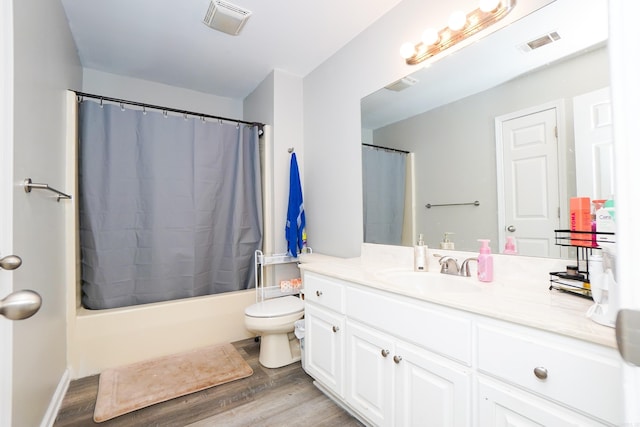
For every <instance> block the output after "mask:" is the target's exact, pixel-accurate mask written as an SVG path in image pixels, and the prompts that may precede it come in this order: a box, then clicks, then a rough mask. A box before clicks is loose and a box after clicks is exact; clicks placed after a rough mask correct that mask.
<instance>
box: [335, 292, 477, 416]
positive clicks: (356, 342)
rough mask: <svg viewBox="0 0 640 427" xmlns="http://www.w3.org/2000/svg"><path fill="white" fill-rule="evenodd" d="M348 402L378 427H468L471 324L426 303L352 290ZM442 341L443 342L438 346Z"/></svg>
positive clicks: (348, 325)
mask: <svg viewBox="0 0 640 427" xmlns="http://www.w3.org/2000/svg"><path fill="white" fill-rule="evenodd" d="M346 296H347V307H346V314H347V351H346V353H347V354H346V363H347V364H346V373H347V374H346V376H345V381H346V385H345V391H346V401H347V404H348V405H349V406H350V407H351V408H353V409H355V410H356V411H357V412H358V413H360V414H362V415H363V416H364V417H365V418H366V419H368V420H369V421H371V422H372V423H373V424H374V425H379V426H407V427H408V426H416V425H421V426H434V427H435V426H452V427H455V426H459V427H462V426H467V425H469V422H470V412H471V405H470V397H471V373H470V368H469V367H468V366H465V364H463V363H458V362H453V361H451V360H449V359H448V358H447V357H443V356H441V355H439V354H435V353H434V352H432V351H429V350H428V348H431V347H433V348H435V347H438V350H439V353H441V354H443V355H444V356H448V357H452V358H456V359H461V361H465V362H468V364H469V366H470V358H471V322H470V321H468V320H466V319H455V318H453V317H451V316H449V315H448V314H444V313H438V312H436V311H434V310H432V309H431V307H429V305H430V304H427V303H424V302H418V303H416V302H414V301H411V300H409V299H406V298H403V297H400V296H397V295H390V294H387V293H384V292H379V291H374V290H369V289H366V288H364V287H360V286H357V285H351V286H349V287H348V288H347V291H346ZM438 343H440V344H441V345H438Z"/></svg>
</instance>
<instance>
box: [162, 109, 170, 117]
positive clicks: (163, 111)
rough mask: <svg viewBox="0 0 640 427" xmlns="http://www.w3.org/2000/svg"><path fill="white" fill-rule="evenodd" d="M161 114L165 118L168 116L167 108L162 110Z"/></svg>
mask: <svg viewBox="0 0 640 427" xmlns="http://www.w3.org/2000/svg"><path fill="white" fill-rule="evenodd" d="M162 115H163V116H164V118H165V119H166V118H167V117H169V113H168V112H167V110H162Z"/></svg>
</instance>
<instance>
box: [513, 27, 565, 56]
mask: <svg viewBox="0 0 640 427" xmlns="http://www.w3.org/2000/svg"><path fill="white" fill-rule="evenodd" d="M558 40H560V34H558V32H557V31H553V32H551V33H547V34H545V35H544V36H541V37H538V38H537V39H535V40H531V41H529V42H527V43H525V44H523V45H521V46H520V50H522V51H523V52H531V51H532V50H535V49H538V48H539V47H542V46H546V45H548V44H549V43H553V42H557V41H558Z"/></svg>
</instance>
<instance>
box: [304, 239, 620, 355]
mask: <svg viewBox="0 0 640 427" xmlns="http://www.w3.org/2000/svg"><path fill="white" fill-rule="evenodd" d="M435 253H437V254H440V255H451V256H453V257H454V258H456V259H457V260H458V262H459V263H461V262H462V260H464V259H466V258H469V257H475V256H476V255H477V254H476V253H473V252H460V251H445V250H440V249H437V250H431V249H430V250H429V272H430V273H435V274H440V273H439V271H440V266H439V264H438V259H437V258H436V257H434V256H433V254H435ZM567 263H568V260H562V259H547V258H530V257H522V256H512V255H500V254H495V255H494V281H493V282H491V283H482V282H480V281H478V279H477V278H476V276H475V268H476V265H475V264H476V263H472V264H471V277H467V278H464V280H470V281H473V283H474V284H476V285H477V286H478V287H480V288H481V290H480V291H479V292H471V293H453V292H438V291H433V292H419V293H418V292H413V291H411V290H409V289H406V288H404V289H400V288H398V287H397V286H394V283H391V282H390V281H388V280H383V279H382V278H381V277H379V276H378V273H380V272H384V271H385V270H389V269H402V270H408V271H411V270H412V269H413V248H411V247H401V246H389V245H375V244H369V243H364V244H363V245H362V251H361V256H360V257H359V258H349V259H342V258H334V257H330V256H326V255H321V254H310V255H307V256H305V257H304V258H303V259H301V264H300V268H301V269H303V270H305V271H312V272H316V273H320V274H324V275H327V276H331V277H335V278H338V279H342V280H346V281H350V282H354V283H359V284H362V285H366V286H370V287H372V288H376V289H380V290H384V291H388V292H393V293H397V294H401V295H405V296H408V297H412V298H417V299H422V300H425V301H429V302H432V303H436V304H440V305H443V306H448V307H451V308H456V309H459V310H464V311H467V312H471V313H476V314H480V315H484V316H487V317H491V318H495V319H499V320H504V321H508V322H513V323H516V324H521V325H525V326H529V327H533V328H537V329H541V330H544V331H548V332H553V333H557V334H560V335H566V336H569V337H573V338H577V339H581V340H584V341H587V342H592V343H595V344H600V345H604V346H607V347H612V348H616V342H615V332H614V329H613V328H608V327H606V326H602V325H599V324H597V323H595V322H593V321H591V320H590V319H588V318H587V317H586V315H585V313H586V312H587V309H588V308H589V307H590V306H591V305H592V304H593V301H591V300H589V299H586V298H580V297H577V296H575V295H569V294H566V293H563V292H559V291H556V290H553V291H550V290H549V272H550V271H560V270H563V269H564V268H566V265H567ZM416 274H419V273H416ZM425 288H426V286H425Z"/></svg>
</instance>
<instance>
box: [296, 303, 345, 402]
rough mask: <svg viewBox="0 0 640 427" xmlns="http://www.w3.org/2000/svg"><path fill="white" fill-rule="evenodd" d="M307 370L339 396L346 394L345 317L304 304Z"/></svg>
mask: <svg viewBox="0 0 640 427" xmlns="http://www.w3.org/2000/svg"><path fill="white" fill-rule="evenodd" d="M305 359H306V361H305V369H306V370H307V372H308V373H309V375H311V376H312V377H313V378H315V379H316V380H317V381H319V382H320V383H321V384H322V385H324V386H325V387H327V388H328V389H329V390H331V391H333V392H334V393H336V394H337V395H338V396H339V397H342V396H343V395H344V381H343V377H342V373H343V368H344V316H342V315H339V314H337V313H334V312H332V311H329V310H326V309H323V308H320V307H317V306H315V305H312V304H306V305H305Z"/></svg>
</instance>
